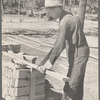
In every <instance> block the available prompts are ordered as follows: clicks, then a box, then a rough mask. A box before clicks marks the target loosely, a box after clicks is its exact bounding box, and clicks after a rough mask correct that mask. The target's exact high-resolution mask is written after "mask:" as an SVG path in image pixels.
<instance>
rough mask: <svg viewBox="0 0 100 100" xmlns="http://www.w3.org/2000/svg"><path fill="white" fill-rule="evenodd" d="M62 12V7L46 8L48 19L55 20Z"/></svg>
mask: <svg viewBox="0 0 100 100" xmlns="http://www.w3.org/2000/svg"><path fill="white" fill-rule="evenodd" d="M62 10H63V8H62V7H61V6H58V7H48V8H46V13H47V18H53V19H57V18H59V17H60V15H61V12H62Z"/></svg>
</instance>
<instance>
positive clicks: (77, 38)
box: [49, 11, 88, 64]
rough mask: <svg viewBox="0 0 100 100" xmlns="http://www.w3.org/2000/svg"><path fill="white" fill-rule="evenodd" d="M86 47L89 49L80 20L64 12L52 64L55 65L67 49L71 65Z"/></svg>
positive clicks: (53, 51)
mask: <svg viewBox="0 0 100 100" xmlns="http://www.w3.org/2000/svg"><path fill="white" fill-rule="evenodd" d="M84 46H86V47H88V45H87V42H86V38H85V35H84V32H83V30H82V26H81V22H80V19H79V18H78V17H76V16H73V15H72V14H70V13H67V12H65V11H63V12H62V14H61V17H60V24H59V30H58V37H57V40H56V42H55V45H54V48H53V49H52V52H51V55H50V57H49V60H50V62H51V63H52V64H54V62H55V61H56V59H57V58H58V57H59V55H60V53H61V52H62V50H63V49H64V48H65V47H66V49H67V55H68V58H69V63H70V61H73V60H74V58H75V57H76V56H78V54H79V53H81V50H79V48H80V47H84ZM78 51H79V53H78ZM81 54H82V53H81Z"/></svg>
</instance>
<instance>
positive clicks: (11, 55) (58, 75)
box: [5, 52, 69, 81]
mask: <svg viewBox="0 0 100 100" xmlns="http://www.w3.org/2000/svg"><path fill="white" fill-rule="evenodd" d="M5 54H6V55H9V56H10V57H12V58H13V59H17V60H18V61H19V62H22V63H24V64H27V65H28V67H29V68H35V69H37V68H38V66H37V65H35V64H30V63H28V62H26V61H24V60H22V59H20V58H18V57H17V56H14V53H12V52H10V53H9V54H8V53H5ZM37 70H38V69H37ZM36 73H38V72H36ZM34 74H35V73H34ZM46 74H47V75H49V76H51V77H53V78H55V79H57V80H60V81H63V78H66V79H68V81H69V78H68V77H66V76H63V75H62V74H59V73H57V72H52V71H48V70H47V71H46ZM15 75H16V74H15ZM33 76H34V75H33ZM33 76H32V75H31V77H33ZM17 78H18V77H17Z"/></svg>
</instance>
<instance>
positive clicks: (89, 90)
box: [2, 15, 99, 100]
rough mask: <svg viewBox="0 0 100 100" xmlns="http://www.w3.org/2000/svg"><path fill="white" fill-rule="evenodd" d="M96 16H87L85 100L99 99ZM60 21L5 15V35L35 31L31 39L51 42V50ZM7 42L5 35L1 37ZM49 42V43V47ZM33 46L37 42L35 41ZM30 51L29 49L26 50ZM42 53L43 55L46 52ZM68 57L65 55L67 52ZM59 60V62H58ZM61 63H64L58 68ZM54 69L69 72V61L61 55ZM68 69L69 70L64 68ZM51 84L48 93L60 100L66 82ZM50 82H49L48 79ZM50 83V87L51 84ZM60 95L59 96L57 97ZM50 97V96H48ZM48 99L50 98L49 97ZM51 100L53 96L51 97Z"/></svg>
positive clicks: (85, 30) (3, 26)
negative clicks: (87, 50)
mask: <svg viewBox="0 0 100 100" xmlns="http://www.w3.org/2000/svg"><path fill="white" fill-rule="evenodd" d="M96 17H97V16H96V15H86V20H85V25H84V32H85V34H86V38H87V41H88V44H89V47H90V57H89V61H88V63H87V68H86V74H85V82H84V83H85V84H84V99H83V100H99V99H98V22H97V20H96V19H97V18H96ZM58 26H59V23H56V22H48V21H46V20H44V19H38V18H33V17H32V18H29V17H27V16H14V15H12V16H11V15H4V16H3V17H2V36H3V35H4V34H5V35H6V36H7V34H11V33H12V35H14V34H24V35H25V34H26V35H29V34H33V35H32V36H31V37H30V38H32V39H33V40H34V39H37V41H40V42H44V43H46V42H48V43H47V44H48V46H45V45H44V47H45V48H47V49H49V50H50V49H51V48H52V46H53V44H54V41H55V40H56V37H57V29H58ZM2 40H3V41H5V40H6V39H5V38H2ZM49 44H50V46H49ZM33 45H34V44H33ZM27 51H28V49H27ZM40 55H41V58H42V57H43V58H44V56H45V55H46V54H44V55H42V54H40ZM63 55H64V54H63ZM65 56H66V55H65ZM58 62H59V63H58ZM58 64H60V66H62V67H61V68H60V67H58ZM54 66H55V67H54V70H55V71H57V72H59V73H62V74H66V73H67V69H68V63H67V60H66V59H63V58H59V59H58V60H57V61H56V63H55V65H54ZM65 69H66V70H65ZM47 79H50V80H51V84H53V85H54V87H55V88H53V86H51V85H47V87H46V89H47V90H46V91H48V89H49V88H50V90H49V92H47V96H51V97H55V98H56V100H60V97H61V92H62V87H63V83H60V84H59V82H58V81H56V82H55V80H53V79H51V78H50V77H47ZM47 84H48V82H47ZM49 86H50V87H49ZM57 97H58V98H57ZM49 99H50V98H49ZM49 99H48V100H49ZM50 100H52V98H51V99H50Z"/></svg>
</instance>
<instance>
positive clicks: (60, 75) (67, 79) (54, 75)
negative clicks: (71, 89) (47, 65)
mask: <svg viewBox="0 0 100 100" xmlns="http://www.w3.org/2000/svg"><path fill="white" fill-rule="evenodd" d="M46 74H47V75H49V76H51V77H53V78H55V79H58V80H59V81H63V78H64V79H66V81H67V82H68V81H69V78H68V77H66V76H64V75H62V74H60V73H57V72H52V71H48V70H47V71H46Z"/></svg>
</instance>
